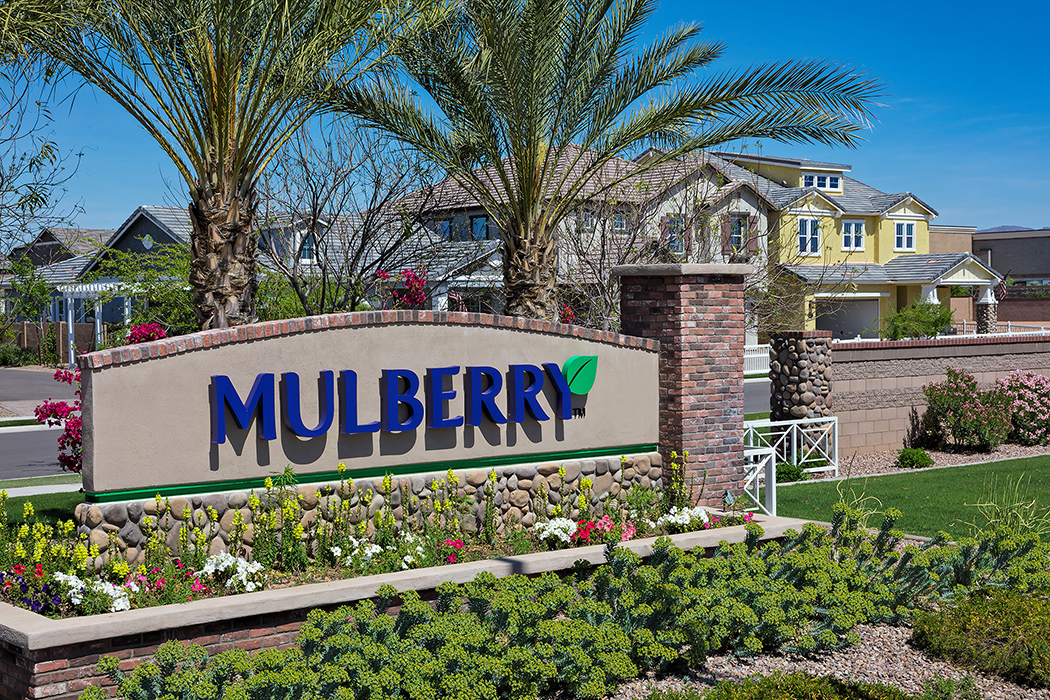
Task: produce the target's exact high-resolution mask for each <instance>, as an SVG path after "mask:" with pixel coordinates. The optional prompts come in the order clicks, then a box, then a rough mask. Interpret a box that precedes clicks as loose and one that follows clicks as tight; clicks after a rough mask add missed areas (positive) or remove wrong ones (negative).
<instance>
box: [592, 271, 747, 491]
mask: <svg viewBox="0 0 1050 700" xmlns="http://www.w3.org/2000/svg"><path fill="white" fill-rule="evenodd" d="M751 269H752V268H751V266H750V265H720V264H711V265H695V264H668V265H625V266H621V267H616V268H614V269H613V271H612V274H613V275H614V276H618V277H620V325H621V332H622V333H624V334H626V335H634V336H641V337H645V338H654V339H656V340H659V341H660V453H661V456H662V458H663V460H664V466H665V469H664V474H665V475H666V474H667V473H668V470H667V468H666V467H667V466H668V465H670V460H671V452H672V451H674V452H677V453H678V454H679V455H682V454H684V453H685V452H686V451H688V452H689V459H688V461H687V462H686V464H685V465H684V475H685V478H686V483H687V484H688V483H690V479H691V480H692V484H693V485H694V487H695V488H696V489H697V490H699V489H700V486H701V484H706V486H705V488H704V491H703V493H694V494H693V499H694V500H696V501H697V502H699V503H701V504H703V505H711V506H721V505H722V497H723V495H724V494H725V493H726V491H732V492H733V493H734V494H737V493H739V491H740V489H741V488H742V486H743V479H744V476H745V474H746V468H745V466H744V442H743V437H744V277H745V275H747V274H749V273H750V272H751ZM681 463H682V462H681V457H679V464H681ZM705 478H706V481H705Z"/></svg>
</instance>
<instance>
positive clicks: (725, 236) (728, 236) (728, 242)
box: [722, 218, 733, 256]
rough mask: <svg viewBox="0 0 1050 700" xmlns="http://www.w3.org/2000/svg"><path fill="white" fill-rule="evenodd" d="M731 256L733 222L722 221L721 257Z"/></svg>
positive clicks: (730, 220) (726, 219)
mask: <svg viewBox="0 0 1050 700" xmlns="http://www.w3.org/2000/svg"><path fill="white" fill-rule="evenodd" d="M732 254H733V220H732V219H729V218H725V219H722V255H726V256H729V255H732Z"/></svg>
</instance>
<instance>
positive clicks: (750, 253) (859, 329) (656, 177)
mask: <svg viewBox="0 0 1050 700" xmlns="http://www.w3.org/2000/svg"><path fill="white" fill-rule="evenodd" d="M657 154H658V151H655V150H649V151H646V152H645V153H642V154H641V155H639V156H638V157H637V158H635V159H634V160H625V159H617V158H613V159H611V160H610V161H609V163H608V164H607V165H606V166H605V168H604V169H603V170H602V171H601V172H600V173H599V174H598V176H597V178H596V181H595V183H592V186H591V188H590V189H589V190H588V191H585V192H580V193H576V194H574V195H573V196H574V197H575V200H574V201H573V202H572V206H573V209H574V215H572V216H570V217H568V218H567V219H566V220H565V221H564V222H563V224H562V226H561V228H560V229H559V231H557V232H556V236H557V244H558V252H559V259H558V263H559V278H558V282H559V284H560V285H563V286H567V285H570V284H572V283H573V282H574V281H576V280H579V279H583V280H584V281H585V282H587V283H589V284H592V285H594V286H593V288H594V289H595V290H597V289H598V288H599V286H600V285H601V284H602V281H603V279H604V278H605V277H607V275H608V273H609V272H610V270H611V267H612V266H613V265H615V264H625V263H636V262H655V261H662V260H675V261H681V262H749V263H751V264H752V265H753V266H754V267H755V268H756V273H755V275H753V279H752V280H751V281H750V282H749V284H750V287H749V291H750V292H752V293H754V294H756V295H757V293H758V292H760V291H761V292H773V293H772V294H765V296H766V297H767V298H768V297H770V296H776V295H777V294H782V295H788V289H789V288H790V290H791V293H792V294H794V295H796V296H797V297H798V298H797V306H799V307H801V308H798V309H796V311H797V313H796V314H795V315H794V317H795V318H798V319H804V321H803V320H799V321H797V322H800V323H805V325H806V326H807V327H808V328H810V329H821V330H830V331H832V332H833V333H834V334H835V335H836V336H837V337H849V338H852V337H856V336H864V337H872V336H876V335H878V333H879V330H880V327H881V322H880V319H881V318H883V317H885V316H888V315H890V314H891V313H893V312H895V311H897V310H899V309H901V308H903V307H905V306H908V305H910V304H913V303H915V302H916V301H919V300H926V301H930V302H933V303H945V302H946V301H947V300H948V298H949V288H950V287H951V286H953V285H965V286H977V287H980V288H982V289H985V290H987V289H990V288H991V287H992V286H994V284H995V283H997V282H998V279H999V276H998V274H997V273H996V272H995V271H994V270H993V269H992V268H991V267H990V265H988V264H985V263H982V262H981V261H980V260H978V259H977V258H975V257H974V256H973V255H971V254H970V253H969V252H968V251H960V252H957V253H949V252H946V251H943V250H937V249H932V248H931V243H930V229H929V225H930V221H931V220H932V219H933V218H934V217H936V216H937V212H936V210H934V209H933V208H932V207H931V206H929V205H928V204H926V203H925V202H923V201H922V200H921V199H919V198H918V197H917V196H915V195H913V194H912V193H910V192H899V193H892V194H891V193H885V192H882V191H880V190H878V189H875V188H874V187H871V186H870V185H867V184H865V183H863V182H860V181H859V180H856V179H854V178H853V177H852V176H851V167H850V166H849V165H844V164H840V163H828V162H819V161H811V160H804V159H792V158H779V157H768V156H754V155H749V154H741V153H729V152H710V153H703V154H699V155H697V156H694V157H688V158H683V159H680V160H675V161H671V162H668V163H663V164H660V165H658V166H656V167H654V168H652V169H650V170H647V171H645V172H639V173H638V174H637V175H635V174H633V172H632V171H635V170H640V167H639V166H640V165H641V164H643V163H645V162H646V161H647V160H649V159H651V158H653V157H654V156H656V155H657ZM584 155H585V154H584ZM579 158H580V153H579V152H578V151H573V150H571V149H570V150H569V152H568V153H567V155H566V156H565V160H566V162H565V163H564V164H563V165H562V166H561V167H563V168H566V167H574V163H575V160H576V159H579ZM490 170H491V169H489V170H486V169H484V168H482V169H479V171H478V172H479V174H481V175H482V178H484V177H485V175H486V173H488V176H489V177H490V178H492V177H494V172H490ZM614 182H615V183H618V184H616V185H615V186H612V187H608V188H606V187H605V186H606V185H609V184H611V183H614ZM599 189H601V190H603V191H602V193H601V194H600V195H597V194H596V193H597V192H598V191H599ZM427 194H428V195H429V196H430V198H431V201H433V202H435V204H434V205H432V206H431V207H430V208H429V209H428V210H427V212H426V216H427V218H428V221H429V225H430V226H431V228H432V230H433V231H434V232H435V233H437V234H438V235H440V236H443V237H446V238H449V239H452V240H466V239H472V240H496V239H498V238H499V231H498V227H497V225H496V223H495V222H493V221H492V220H491V218H490V216H489V214H488V213H487V212H486V211H485V209H484V208H483V207H482V205H481V203H480V202H479V201H478V199H477V198H476V197H474V196H472V195H471V194H470V193H469V192H468V191H467V190H465V189H464V188H463V187H461V186H460V185H459V184H458V183H457V182H456V181H455V180H453V179H448V180H445V181H444V182H442V183H439V184H438V185H436V186H435V187H434V188H432V189H431V190H428V191H427ZM564 196H568V195H566V194H564V193H553V194H552V195H551V196H550V197H549V198H548V200H549V201H550V202H555V200H556V199H557V198H558V197H564ZM610 232H611V233H612V234H614V235H611V236H610V235H607V234H609V233H610ZM610 248H613V249H616V250H613V251H611V254H610ZM598 259H601V260H605V261H607V262H608V264H606V265H601V264H597V263H596V262H595V260H598ZM462 283H463V284H464V285H467V284H478V285H481V284H492V283H493V281H492V280H487V281H476V280H462ZM792 303H794V302H792ZM763 322H764V321H763ZM753 337H754V336H752V338H753Z"/></svg>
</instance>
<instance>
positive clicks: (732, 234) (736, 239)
mask: <svg viewBox="0 0 1050 700" xmlns="http://www.w3.org/2000/svg"><path fill="white" fill-rule="evenodd" d="M745 226H746V223H745V222H744V219H743V218H741V217H739V216H734V217H733V218H732V219H731V220H730V221H729V247H730V249H731V250H732V251H733V252H734V253H739V252H740V251H742V250H743V249H744V228H745Z"/></svg>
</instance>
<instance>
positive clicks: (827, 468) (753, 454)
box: [744, 416, 839, 515]
mask: <svg viewBox="0 0 1050 700" xmlns="http://www.w3.org/2000/svg"><path fill="white" fill-rule="evenodd" d="M838 445H839V421H838V418H837V417H835V416H831V417H829V418H803V419H800V420H792V421H771V420H749V421H745V422H744V458H745V460H746V461H747V464H748V474H747V478H746V479H745V480H744V494H745V495H747V496H748V498H750V499H751V500H752V501H753V502H754V503H755V505H756V506H757V507H758V508H759V510H761V511H762V512H763V513H765V514H766V515H776V514H777V488H776V484H777V479H776V465H777V464H778V463H787V464H791V465H794V466H798V467H801V468H802V471H803V472H807V473H813V472H833V474H834V476H838V475H839V449H838ZM807 465H808V466H807ZM763 488H765V496H764V497H762V489H763Z"/></svg>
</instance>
